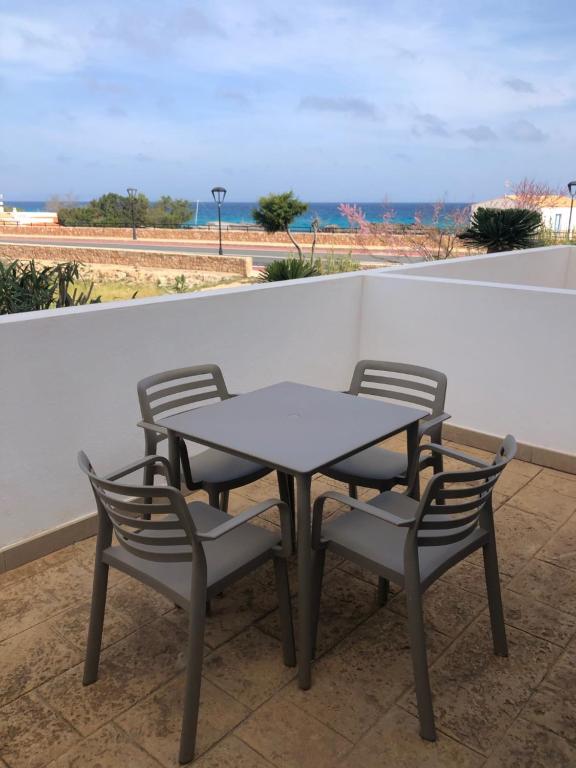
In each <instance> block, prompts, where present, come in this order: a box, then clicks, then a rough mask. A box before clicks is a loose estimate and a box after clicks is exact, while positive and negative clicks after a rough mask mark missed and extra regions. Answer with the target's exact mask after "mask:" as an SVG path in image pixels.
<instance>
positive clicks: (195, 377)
mask: <svg viewBox="0 0 576 768" xmlns="http://www.w3.org/2000/svg"><path fill="white" fill-rule="evenodd" d="M229 397H231V395H230V393H229V392H228V389H227V387H226V383H225V381H224V377H223V375H222V371H221V370H220V368H219V367H218V366H217V365H213V364H207V365H193V366H190V367H188V368H175V369H173V370H171V371H164V372H163V373H157V374H154V375H153V376H148V377H147V378H145V379H142V380H141V381H139V382H138V400H139V401H140V410H141V412H142V418H143V419H144V421H146V422H148V423H149V424H153V423H154V422H155V420H156V418H158V417H159V416H163V417H167V416H172V415H174V414H175V413H179V412H180V411H184V410H189V409H190V408H191V407H193V406H200V405H207V404H208V403H210V402H215V401H218V400H226V399H227V398H229Z"/></svg>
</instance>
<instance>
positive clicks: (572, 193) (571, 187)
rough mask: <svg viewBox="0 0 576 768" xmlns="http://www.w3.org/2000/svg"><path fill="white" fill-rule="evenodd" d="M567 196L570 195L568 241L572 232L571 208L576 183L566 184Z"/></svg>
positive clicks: (575, 194) (575, 193)
mask: <svg viewBox="0 0 576 768" xmlns="http://www.w3.org/2000/svg"><path fill="white" fill-rule="evenodd" d="M568 194H569V195H570V198H571V199H570V215H569V216H568V240H570V232H571V231H572V229H571V227H572V208H573V207H574V198H575V197H576V181H571V182H570V183H569V184H568Z"/></svg>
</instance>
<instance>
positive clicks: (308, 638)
mask: <svg viewBox="0 0 576 768" xmlns="http://www.w3.org/2000/svg"><path fill="white" fill-rule="evenodd" d="M311 485H312V478H311V477H310V475H297V476H296V495H297V509H298V685H299V687H300V688H302V689H303V690H308V688H310V683H311V666H312V540H311V517H312V515H311V509H310V489H311Z"/></svg>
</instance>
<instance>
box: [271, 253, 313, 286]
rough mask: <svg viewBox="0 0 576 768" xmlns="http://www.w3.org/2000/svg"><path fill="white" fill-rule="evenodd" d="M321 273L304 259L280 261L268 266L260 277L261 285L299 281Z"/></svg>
mask: <svg viewBox="0 0 576 768" xmlns="http://www.w3.org/2000/svg"><path fill="white" fill-rule="evenodd" d="M319 274H320V272H319V270H318V266H317V265H316V264H315V263H310V262H309V261H304V260H303V259H296V258H292V259H279V260H278V261H272V262H270V264H267V265H266V266H265V267H264V270H263V271H262V274H261V275H260V277H259V280H258V281H259V282H260V283H275V282H277V281H279V280H297V279H299V278H302V277H316V276H317V275H319Z"/></svg>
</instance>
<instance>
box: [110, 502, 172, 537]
mask: <svg viewBox="0 0 576 768" xmlns="http://www.w3.org/2000/svg"><path fill="white" fill-rule="evenodd" d="M147 507H148V513H150V512H151V510H150V504H148V505H147ZM107 512H108V514H109V515H110V517H111V518H112V520H113V521H114V522H115V523H116V524H117V525H120V526H124V525H127V526H131V527H132V528H140V529H149V530H151V531H175V530H180V531H181V530H182V526H181V525H180V523H179V522H178V520H177V519H173V520H167V519H163V520H153V519H150V520H147V519H146V518H143V517H139V516H138V517H128V516H127V515H121V514H119V513H118V512H115V511H114V510H111V509H107Z"/></svg>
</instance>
